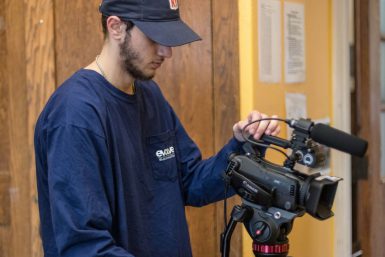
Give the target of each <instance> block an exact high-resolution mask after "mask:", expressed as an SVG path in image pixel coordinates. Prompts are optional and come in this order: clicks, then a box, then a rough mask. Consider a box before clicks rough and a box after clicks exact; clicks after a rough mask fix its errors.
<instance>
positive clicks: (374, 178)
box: [352, 0, 385, 257]
mask: <svg viewBox="0 0 385 257" xmlns="http://www.w3.org/2000/svg"><path fill="white" fill-rule="evenodd" d="M379 17H380V1H379V0H355V46H356V47H355V55H356V62H355V68H356V77H355V78H356V83H355V84H356V85H355V90H354V92H353V94H352V130H353V132H355V133H356V134H358V135H359V136H361V137H363V138H365V139H367V140H368V141H369V149H368V153H367V155H366V158H365V159H360V160H358V159H353V165H352V167H353V247H354V249H353V252H356V253H357V255H356V256H365V257H379V256H385V246H384V242H385V241H384V238H385V219H384V218H383V216H384V213H385V183H384V182H385V181H384V177H381V175H380V174H381V171H380V161H381V160H380V153H381V150H380V142H381V140H380V137H381V131H380V126H381V124H380V120H381V119H380V115H381V111H385V109H384V108H383V107H382V106H383V105H382V106H381V99H380V96H381V93H380V65H381V63H380V42H381V40H384V41H385V38H383V39H382V38H381V35H380V26H379V25H380V24H379V20H380V19H379Z"/></svg>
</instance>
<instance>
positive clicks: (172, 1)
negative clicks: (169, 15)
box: [169, 0, 179, 10]
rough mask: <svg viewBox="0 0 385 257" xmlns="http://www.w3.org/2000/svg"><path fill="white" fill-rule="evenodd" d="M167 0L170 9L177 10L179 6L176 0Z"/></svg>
mask: <svg viewBox="0 0 385 257" xmlns="http://www.w3.org/2000/svg"><path fill="white" fill-rule="evenodd" d="M169 2H170V9H171V10H178V8H179V4H178V0H169Z"/></svg>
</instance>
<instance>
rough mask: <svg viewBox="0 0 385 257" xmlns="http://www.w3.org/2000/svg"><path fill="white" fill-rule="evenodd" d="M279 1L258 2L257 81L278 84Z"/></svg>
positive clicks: (279, 75) (280, 72)
mask: <svg viewBox="0 0 385 257" xmlns="http://www.w3.org/2000/svg"><path fill="white" fill-rule="evenodd" d="M281 31H282V30H281V1H280V0H259V1H258V45H259V48H258V53H259V54H258V55H259V60H258V61H259V80H260V81H261V82H266V83H279V82H281V78H282V71H281V66H282V50H281V40H282V39H281V38H282V37H281Z"/></svg>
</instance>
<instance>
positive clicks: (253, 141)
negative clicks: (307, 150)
mask: <svg viewBox="0 0 385 257" xmlns="http://www.w3.org/2000/svg"><path fill="white" fill-rule="evenodd" d="M263 120H277V121H282V122H285V123H288V122H289V120H287V119H280V118H262V119H258V120H254V121H251V122H249V123H248V124H247V125H246V126H245V127H244V128H243V129H242V137H243V139H244V140H245V141H247V142H249V143H251V144H253V145H257V146H261V147H264V148H270V149H273V150H275V151H277V152H280V153H281V154H283V155H284V156H285V157H286V158H290V157H289V156H288V155H287V154H286V153H285V152H284V151H282V150H281V149H279V148H277V147H274V146H270V145H269V144H265V143H264V142H263V141H262V140H256V139H250V138H249V137H248V136H247V135H246V128H247V127H248V126H250V125H251V124H254V123H257V122H260V121H263Z"/></svg>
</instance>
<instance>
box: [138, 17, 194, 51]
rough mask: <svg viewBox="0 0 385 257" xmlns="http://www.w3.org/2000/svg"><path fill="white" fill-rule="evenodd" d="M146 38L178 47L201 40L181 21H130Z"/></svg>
mask: <svg viewBox="0 0 385 257" xmlns="http://www.w3.org/2000/svg"><path fill="white" fill-rule="evenodd" d="M131 21H132V23H134V24H135V25H136V26H137V27H138V28H139V29H140V30H141V31H142V32H143V33H144V34H145V35H146V36H147V37H149V38H150V39H151V40H153V41H155V42H156V43H158V44H160V45H164V46H180V45H185V44H188V43H191V42H194V41H198V40H201V38H200V37H199V36H198V34H196V33H195V32H194V31H193V30H192V29H191V28H190V27H189V26H187V24H186V23H184V22H183V21H182V20H173V21H138V20H131Z"/></svg>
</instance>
